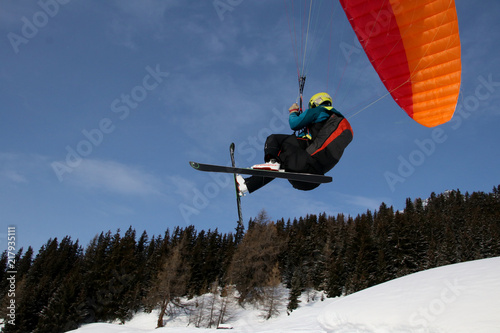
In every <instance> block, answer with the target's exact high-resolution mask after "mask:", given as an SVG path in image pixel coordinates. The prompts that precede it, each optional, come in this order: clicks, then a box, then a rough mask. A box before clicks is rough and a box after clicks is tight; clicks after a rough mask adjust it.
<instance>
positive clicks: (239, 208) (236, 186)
mask: <svg viewBox="0 0 500 333" xmlns="http://www.w3.org/2000/svg"><path fill="white" fill-rule="evenodd" d="M229 153H230V155H231V164H232V166H233V168H236V164H235V162H234V142H233V143H231V145H230V146H229ZM233 176H234V188H235V190H236V207H238V221H239V223H240V225H243V214H242V212H241V198H240V194H239V191H238V182H237V181H236V173H233Z"/></svg>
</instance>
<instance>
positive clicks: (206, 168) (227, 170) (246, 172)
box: [189, 162, 333, 184]
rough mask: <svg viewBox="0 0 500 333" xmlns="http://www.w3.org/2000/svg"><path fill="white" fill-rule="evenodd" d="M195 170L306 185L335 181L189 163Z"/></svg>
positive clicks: (313, 176)
mask: <svg viewBox="0 0 500 333" xmlns="http://www.w3.org/2000/svg"><path fill="white" fill-rule="evenodd" d="M189 164H190V165H191V167H192V168H193V169H196V170H199V171H206V172H222V173H233V174H234V173H238V174H243V175H252V176H261V177H268V178H283V179H288V180H295V181H301V182H306V183H316V184H324V183H330V182H331V181H332V180H333V179H332V177H330V176H324V175H316V174H312V173H298V172H286V171H285V172H281V171H271V170H258V169H250V168H236V167H229V166H223V165H214V164H205V163H198V162H189Z"/></svg>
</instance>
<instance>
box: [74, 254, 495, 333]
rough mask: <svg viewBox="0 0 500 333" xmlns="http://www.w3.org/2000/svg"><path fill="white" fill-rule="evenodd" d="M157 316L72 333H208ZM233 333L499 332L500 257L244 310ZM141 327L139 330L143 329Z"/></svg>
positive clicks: (236, 317) (204, 330) (234, 321)
mask: <svg viewBox="0 0 500 333" xmlns="http://www.w3.org/2000/svg"><path fill="white" fill-rule="evenodd" d="M155 323H156V318H155V316H154V315H146V314H140V315H138V316H137V317H136V318H134V320H132V321H131V322H130V323H127V324H125V325H113V324H90V325H86V326H84V327H82V328H80V329H78V330H75V331H72V332H73V333H105V332H106V333H107V332H116V333H153V332H155V333H156V332H174V333H199V332H207V330H206V329H197V328H194V327H185V324H184V325H182V326H184V327H179V326H177V327H175V326H176V325H178V324H176V323H169V324H168V327H165V328H161V329H156V330H155V329H154V324H155ZM230 325H231V326H232V327H233V329H232V330H230V331H229V332H233V333H241V332H265V333H277V332H283V333H285V332H286V333H290V332H292V333H306V332H307V333H319V332H328V333H410V332H411V333H462V332H467V333H500V257H498V258H491V259H483V260H477V261H472V262H467V263H460V264H455V265H449V266H444V267H440V268H435V269H431V270H428V271H424V272H419V273H416V274H412V275H408V276H405V277H402V278H399V279H396V280H393V281H389V282H386V283H383V284H380V285H377V286H374V287H372V288H368V289H365V290H363V291H360V292H358V293H355V294H352V295H349V296H346V297H342V298H335V299H326V300H325V301H319V300H318V301H316V302H312V303H308V304H306V303H305V302H303V303H301V306H300V308H299V309H297V310H295V311H294V312H293V313H292V314H291V315H290V316H287V315H286V312H285V311H282V315H281V316H280V317H278V318H274V319H271V320H268V321H263V320H262V319H259V317H258V311H256V310H244V311H243V310H242V311H241V312H239V313H237V314H236V315H235V317H234V319H233V321H232V322H231V323H230ZM138 327H140V328H138Z"/></svg>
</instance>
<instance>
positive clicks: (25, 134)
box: [0, 0, 500, 253]
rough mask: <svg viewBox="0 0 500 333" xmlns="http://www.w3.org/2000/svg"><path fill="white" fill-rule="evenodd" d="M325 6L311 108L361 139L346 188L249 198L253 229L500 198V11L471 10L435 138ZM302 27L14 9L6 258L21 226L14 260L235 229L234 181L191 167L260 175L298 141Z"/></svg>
mask: <svg viewBox="0 0 500 333" xmlns="http://www.w3.org/2000/svg"><path fill="white" fill-rule="evenodd" d="M332 4H333V6H332ZM322 5H323V6H324V7H323V8H325V9H321V10H320V11H319V12H318V13H317V16H316V18H315V21H314V22H313V23H314V24H313V25H312V26H313V27H314V29H311V33H310V35H308V36H309V38H308V43H310V44H309V47H310V48H311V51H310V52H309V53H307V59H308V60H309V62H308V66H307V79H306V84H305V89H304V98H305V99H306V100H308V99H309V98H310V96H312V95H313V94H315V93H317V92H319V91H327V92H329V93H330V94H331V95H332V97H333V98H334V106H335V108H336V109H338V110H339V111H340V112H342V113H344V115H345V116H346V117H347V118H348V120H349V122H350V123H351V125H352V127H353V131H354V140H353V142H352V143H351V144H350V145H349V146H348V148H347V149H346V151H345V153H344V156H343V157H342V159H341V161H340V162H339V164H338V165H337V166H336V167H335V168H334V169H333V170H331V171H330V172H329V173H328V175H330V176H332V177H333V178H334V180H333V182H332V183H330V184H326V185H321V186H320V187H319V188H317V189H315V190H313V191H308V192H303V191H298V190H294V189H293V188H292V186H291V185H290V184H289V183H288V182H286V181H284V180H275V181H273V182H272V183H270V184H269V185H267V186H266V187H264V188H262V189H261V190H259V191H257V192H255V193H252V194H251V195H248V196H246V197H244V198H242V205H243V215H244V220H245V223H246V222H248V220H249V219H250V218H254V217H256V216H257V215H258V214H259V212H260V211H262V210H265V211H266V212H267V214H268V216H269V217H270V218H271V219H272V220H276V219H281V218H285V220H287V219H289V218H291V219H293V218H295V217H300V216H305V215H306V214H319V213H323V212H325V213H327V214H329V215H336V214H338V213H344V214H349V215H351V216H356V215H357V214H362V213H364V212H366V211H367V210H371V211H373V210H376V209H378V207H379V206H380V204H381V203H382V202H385V203H386V204H387V205H389V206H393V207H394V208H395V209H396V210H402V209H404V207H405V202H406V199H407V198H412V199H414V198H419V197H420V198H427V197H429V196H430V194H431V193H432V192H435V193H441V192H443V191H446V190H453V189H460V190H461V191H462V192H464V193H465V192H473V191H485V192H490V191H491V190H492V188H493V187H494V186H498V185H499V184H500V179H499V172H498V165H500V150H499V149H498V147H497V144H498V142H500V140H499V139H500V132H499V131H498V124H499V121H500V109H499V107H498V104H499V102H500V67H499V62H500V47H499V46H498V37H499V34H500V21H499V20H498V17H500V2H498V1H496V0H484V1H480V2H472V1H468V0H456V7H457V14H458V20H459V29H460V38H461V48H462V83H461V94H460V97H459V100H458V104H457V109H456V112H455V115H454V117H453V119H452V120H451V121H450V122H449V123H447V124H444V125H441V126H438V127H436V128H427V127H424V126H422V125H419V124H417V123H416V122H414V121H413V120H412V119H410V118H409V117H408V116H407V115H406V114H405V113H404V112H403V111H402V110H401V109H400V108H399V107H398V106H397V105H396V103H395V102H394V101H393V100H392V99H391V97H390V96H387V91H386V90H385V88H384V86H383V84H382V83H381V82H380V79H379V78H378V76H377V74H376V73H375V71H374V69H373V68H372V67H371V65H370V63H369V61H368V59H367V57H366V55H365V54H364V53H363V52H362V51H361V48H360V45H359V43H358V42H357V41H356V39H355V35H354V32H353V31H352V29H351V27H350V25H349V23H348V21H347V20H346V18H345V14H344V13H343V12H342V10H341V8H340V6H339V4H338V2H336V1H335V2H324V3H323V4H322ZM300 17H302V14H301V13H300V12H299V10H298V9H297V5H295V7H291V4H290V2H284V1H278V0H273V1H265V2H264V1H248V0H214V1H186V0H183V1H180V0H179V1H175V0H171V1H160V0H141V1H139V0H136V1H132V0H120V1H118V0H109V1H97V0H89V1H82V0H72V1H69V0H40V1H15V0H4V1H2V2H1V4H0V36H1V39H0V40H1V42H0V43H1V47H0V58H1V62H0V228H1V229H0V246H1V249H2V250H4V249H7V236H8V229H7V228H8V226H12V227H15V238H16V242H15V248H16V249H20V248H21V247H24V248H25V249H26V248H27V247H28V246H32V247H33V248H34V250H35V253H36V252H37V251H38V249H39V248H40V247H41V246H42V245H43V244H45V243H46V242H47V241H48V240H49V239H51V238H52V239H53V238H56V237H57V238H58V239H62V237H64V236H70V237H71V238H72V239H73V240H77V239H78V240H79V243H80V244H81V245H82V246H84V247H85V246H87V245H88V243H89V242H90V240H91V239H92V238H93V237H94V236H96V235H98V234H100V233H101V232H107V231H109V230H110V231H111V232H112V233H115V232H116V231H117V230H121V232H122V233H123V232H124V231H125V230H127V229H128V228H129V227H130V226H132V227H133V228H134V229H135V230H136V231H137V232H138V234H140V233H142V232H143V231H146V232H147V233H148V235H149V236H150V237H152V236H155V235H160V234H163V233H164V232H165V230H166V229H167V228H169V229H170V230H172V229H173V228H175V227H176V226H180V227H186V226H188V225H194V226H195V227H196V229H197V230H198V231H201V230H209V229H210V230H215V229H218V230H219V231H221V232H233V231H234V229H235V227H236V221H237V211H236V200H235V193H234V187H233V183H232V179H231V176H229V175H222V174H209V173H202V172H199V171H196V170H193V169H192V168H191V167H190V166H189V164H188V162H189V161H197V162H205V163H211V164H228V163H229V161H230V160H229V145H230V143H231V142H234V143H235V144H236V155H235V157H236V164H237V165H238V166H242V167H247V166H251V165H253V164H257V163H261V162H262V161H263V145H264V142H265V139H266V137H267V136H268V135H269V134H271V133H283V134H291V133H292V131H291V130H290V128H289V126H288V111H287V110H288V107H289V106H290V105H291V104H292V103H294V102H295V101H296V100H297V96H298V83H297V62H296V57H295V52H294V45H295V46H296V48H295V50H296V49H298V48H299V46H300V45H304V44H305V43H304V39H302V37H303V36H304V34H303V33H301V31H302V30H301V29H300V28H299V27H300V26H301V23H302V22H301V20H300ZM298 40H301V41H302V42H301V43H297V41H298ZM297 45H298V46H297ZM311 45H312V46H311Z"/></svg>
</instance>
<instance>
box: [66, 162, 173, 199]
mask: <svg viewBox="0 0 500 333" xmlns="http://www.w3.org/2000/svg"><path fill="white" fill-rule="evenodd" d="M68 181H69V182H70V183H71V184H73V185H76V186H79V187H82V188H86V189H98V190H103V191H106V192H111V193H115V194H123V195H139V196H146V195H161V194H162V189H163V187H164V186H163V183H162V181H161V180H160V179H159V178H157V177H156V176H154V175H152V174H151V173H148V172H145V171H143V170H141V169H139V168H136V167H131V166H127V165H125V164H121V163H118V162H114V161H102V160H94V159H86V160H83V161H82V162H81V164H80V165H79V166H78V167H77V168H75V169H74V171H73V172H72V174H71V175H70V176H68Z"/></svg>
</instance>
